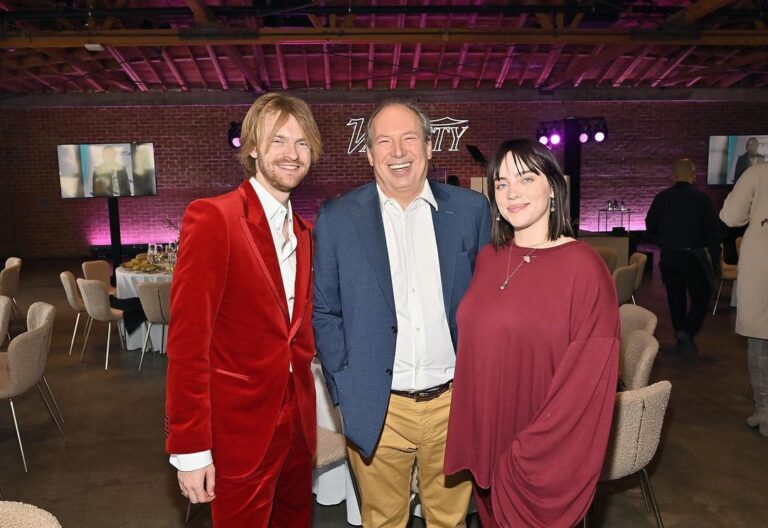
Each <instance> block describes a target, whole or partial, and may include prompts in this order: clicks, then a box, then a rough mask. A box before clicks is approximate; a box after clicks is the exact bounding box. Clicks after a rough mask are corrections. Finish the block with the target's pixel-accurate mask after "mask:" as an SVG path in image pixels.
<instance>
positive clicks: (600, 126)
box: [594, 121, 608, 143]
mask: <svg viewBox="0 0 768 528" xmlns="http://www.w3.org/2000/svg"><path fill="white" fill-rule="evenodd" d="M607 132H608V126H607V125H606V124H605V121H598V122H597V124H595V135H594V139H595V141H597V142H598V143H602V142H603V141H605V135H606V133H607Z"/></svg>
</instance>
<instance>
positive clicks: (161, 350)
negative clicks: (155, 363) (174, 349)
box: [160, 325, 166, 356]
mask: <svg viewBox="0 0 768 528" xmlns="http://www.w3.org/2000/svg"><path fill="white" fill-rule="evenodd" d="M165 328H166V326H165V325H163V339H162V341H160V355H161V356H162V355H163V354H165Z"/></svg>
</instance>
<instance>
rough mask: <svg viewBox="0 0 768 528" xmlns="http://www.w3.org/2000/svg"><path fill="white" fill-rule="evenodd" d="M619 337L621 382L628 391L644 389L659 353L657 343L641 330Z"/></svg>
mask: <svg viewBox="0 0 768 528" xmlns="http://www.w3.org/2000/svg"><path fill="white" fill-rule="evenodd" d="M621 337H622V339H621V353H620V354H619V363H620V365H621V367H620V372H621V381H623V382H624V386H625V387H626V388H627V389H628V390H634V389H640V388H642V387H645V386H646V385H648V379H649V378H650V377H651V369H652V368H653V362H654V361H655V360H656V354H657V353H658V352H659V342H658V341H657V340H656V338H655V337H653V336H652V335H651V334H649V333H647V332H644V331H642V330H633V331H632V332H630V333H629V335H626V336H625V334H623V333H622V336H621Z"/></svg>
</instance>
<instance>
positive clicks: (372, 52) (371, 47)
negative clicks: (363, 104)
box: [367, 0, 377, 90]
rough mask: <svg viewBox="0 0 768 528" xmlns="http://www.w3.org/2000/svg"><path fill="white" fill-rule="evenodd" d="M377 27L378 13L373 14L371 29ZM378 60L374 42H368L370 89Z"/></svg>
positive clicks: (373, 4) (368, 86)
mask: <svg viewBox="0 0 768 528" xmlns="http://www.w3.org/2000/svg"><path fill="white" fill-rule="evenodd" d="M376 3H377V2H376V0H371V5H372V6H375V5H376ZM375 27H376V15H371V28H370V30H369V31H374V28H375ZM375 60H376V50H375V49H374V44H373V42H371V43H369V44H368V77H367V88H368V89H369V90H373V64H374V61H375Z"/></svg>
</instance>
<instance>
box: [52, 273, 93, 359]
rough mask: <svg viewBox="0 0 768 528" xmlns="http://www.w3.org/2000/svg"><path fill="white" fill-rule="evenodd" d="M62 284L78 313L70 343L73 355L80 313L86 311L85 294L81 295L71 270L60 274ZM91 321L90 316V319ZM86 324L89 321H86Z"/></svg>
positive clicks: (70, 304) (71, 304)
mask: <svg viewBox="0 0 768 528" xmlns="http://www.w3.org/2000/svg"><path fill="white" fill-rule="evenodd" d="M59 278H60V279H61V284H62V285H63V286H64V291H65V292H66V294H67V302H68V303H69V306H70V307H72V309H73V310H74V311H75V312H76V313H77V319H75V328H74V329H73V330H72V341H70V343H69V355H70V356H71V355H72V347H74V346H75V336H77V326H78V325H79V324H80V314H82V313H83V312H85V303H84V302H83V296H82V295H80V290H79V289H78V288H77V280H75V276H74V275H73V274H72V272H70V271H63V272H61V273H60V274H59ZM88 320H89V321H90V318H89V319H88ZM85 324H86V326H87V324H88V321H86V323H85Z"/></svg>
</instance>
